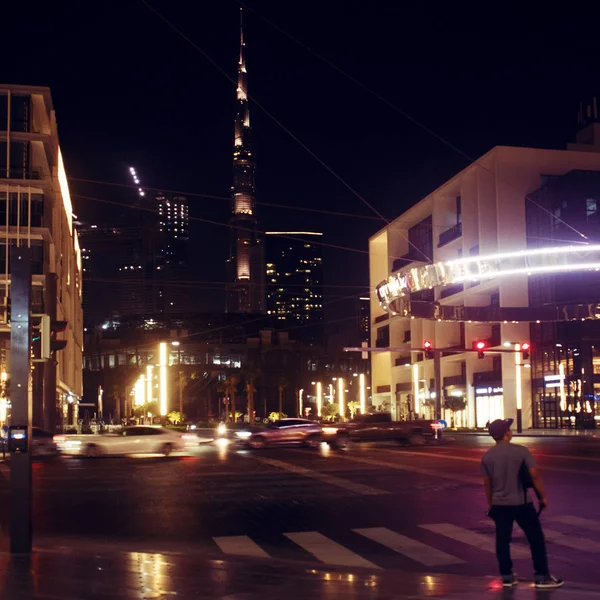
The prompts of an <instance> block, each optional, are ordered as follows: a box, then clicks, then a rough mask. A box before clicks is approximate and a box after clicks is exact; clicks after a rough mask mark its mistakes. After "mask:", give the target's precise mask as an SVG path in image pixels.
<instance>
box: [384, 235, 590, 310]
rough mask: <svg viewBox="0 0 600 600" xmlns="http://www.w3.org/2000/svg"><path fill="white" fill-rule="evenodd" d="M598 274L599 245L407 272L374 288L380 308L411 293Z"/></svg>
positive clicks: (496, 256) (462, 261) (534, 251)
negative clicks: (541, 276) (461, 285)
mask: <svg viewBox="0 0 600 600" xmlns="http://www.w3.org/2000/svg"><path fill="white" fill-rule="evenodd" d="M592 269H596V270H600V244H593V245H586V246H553V247H548V248H534V249H531V250H522V251H519V252H505V253H497V254H490V255H487V256H477V257H470V258H465V259H458V260H452V261H448V262H445V263H441V262H440V263H435V264H433V265H425V266H422V267H415V268H412V269H408V270H406V271H403V272H401V273H398V274H396V275H392V276H391V277H389V278H388V279H387V280H386V281H384V282H382V283H380V284H379V285H378V286H377V295H378V297H379V301H380V303H381V304H382V306H383V307H384V308H385V309H387V308H388V306H389V304H390V303H391V302H392V301H394V300H397V299H399V298H402V297H403V296H405V295H406V294H409V293H411V292H416V291H420V290H423V289H432V288H434V287H438V286H445V285H452V284H457V283H462V282H464V281H482V280H489V279H492V278H494V277H506V276H510V275H522V274H526V275H532V274H539V273H556V272H562V271H584V270H592Z"/></svg>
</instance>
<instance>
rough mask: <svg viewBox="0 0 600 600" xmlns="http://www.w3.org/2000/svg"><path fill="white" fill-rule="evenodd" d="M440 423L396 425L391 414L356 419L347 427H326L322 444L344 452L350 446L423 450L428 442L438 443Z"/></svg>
mask: <svg viewBox="0 0 600 600" xmlns="http://www.w3.org/2000/svg"><path fill="white" fill-rule="evenodd" d="M436 425H437V422H436V421H433V420H428V419H415V420H411V421H394V420H393V419H392V415H391V414H390V413H389V412H375V413H366V414H364V415H357V416H356V417H355V418H354V419H352V420H351V421H350V422H348V423H335V424H331V425H328V426H327V425H325V426H324V427H323V440H324V441H325V442H327V443H328V444H330V445H332V446H334V447H338V448H345V447H346V446H347V445H348V443H349V442H351V441H352V442H378V441H397V442H401V443H403V444H410V445H411V446H420V445H422V444H424V443H425V442H426V441H428V440H433V439H434V438H435V439H439V438H440V437H441V432H439V431H437V428H436Z"/></svg>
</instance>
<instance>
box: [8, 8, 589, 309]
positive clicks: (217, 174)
mask: <svg viewBox="0 0 600 600" xmlns="http://www.w3.org/2000/svg"><path fill="white" fill-rule="evenodd" d="M148 1H149V2H150V3H151V4H152V5H153V6H154V7H156V9H157V10H158V11H159V12H160V13H161V14H162V15H163V16H164V17H165V18H166V19H168V20H169V21H171V22H172V23H173V24H174V25H176V26H177V27H178V28H180V29H181V30H182V31H183V32H184V33H185V35H187V36H189V38H190V39H191V40H192V41H193V42H194V43H195V44H197V45H198V46H199V47H200V48H202V50H203V51H204V52H206V53H208V54H210V56H211V57H212V58H213V60H214V61H215V62H216V63H217V64H218V65H219V66H220V67H221V68H222V69H224V70H225V71H227V73H228V74H229V75H230V76H231V77H235V76H236V66H237V55H238V16H239V6H240V4H239V3H238V2H236V1H235V0H219V1H216V0H215V1H213V2H206V1H204V2H203V1H199V2H184V1H181V0H179V1H177V0H175V1H173V0H170V1H168V2H167V1H166V0H148ZM420 4H422V5H423V8H422V9H421V8H414V9H410V10H408V9H406V7H405V6H404V5H405V3H404V2H389V3H386V2H375V1H366V0H365V1H358V0H355V1H351V2H350V1H349V2H338V1H328V2H311V1H308V2H281V1H265V2H260V1H252V0H249V1H248V6H249V7H251V8H252V9H254V10H255V11H256V12H253V11H252V10H246V11H245V37H246V42H247V56H248V74H249V92H250V95H251V97H254V98H256V100H257V101H258V102H259V103H261V104H262V105H264V107H265V108H267V109H268V110H269V111H271V112H272V113H273V115H274V116H275V117H276V118H277V119H279V120H280V121H281V122H282V123H283V124H284V125H285V126H286V127H288V128H289V129H290V130H291V131H292V132H293V133H294V134H295V135H297V136H298V137H299V138H300V139H301V140H302V141H303V142H304V143H305V144H306V145H307V146H308V147H309V148H310V149H311V150H312V151H313V152H315V153H316V154H317V155H318V156H319V157H320V158H321V159H322V160H323V161H324V162H325V163H326V164H327V165H328V166H329V167H330V168H331V169H333V170H334V171H335V172H336V173H337V174H338V175H339V176H340V177H341V178H343V179H344V180H345V181H346V182H347V183H348V184H349V185H350V186H352V187H353V188H354V189H356V190H357V191H358V192H359V193H360V194H361V195H363V196H364V198H365V199H366V200H368V202H370V203H371V204H372V205H373V206H374V207H376V209H377V210H378V211H380V212H381V213H383V214H384V215H385V216H386V217H389V218H394V217H396V216H398V215H399V214H400V213H401V212H402V211H403V210H405V209H406V208H407V207H408V206H410V205H411V204H413V203H414V202H416V201H418V200H419V199H420V198H421V197H422V196H424V195H425V194H427V193H428V192H429V191H431V190H433V189H435V187H437V186H438V185H439V184H441V183H443V182H444V181H445V180H446V179H448V178H449V177H450V176H452V175H453V174H454V173H455V172H457V171H458V170H460V169H461V168H463V167H465V166H466V164H467V161H466V160H465V158H463V157H462V156H460V155H459V154H458V153H456V152H455V151H453V150H451V149H450V148H448V147H446V146H445V145H443V144H442V143H441V142H440V141H439V140H437V139H435V138H433V137H432V136H431V135H429V134H428V133H426V132H425V131H423V130H422V129H420V128H419V127H417V126H415V125H414V124H412V123H411V122H409V121H408V120H407V119H406V118H404V117H403V116H402V115H400V114H399V113H397V112H395V111H394V110H392V109H390V108H389V107H387V106H386V105H385V104H384V103H382V102H381V101H380V100H378V99H376V98H375V97H374V96H372V95H370V94H369V93H368V92H366V91H365V90H363V89H361V88H360V87H358V86H357V85H356V84H355V83H353V82H352V81H350V80H349V79H347V78H346V77H344V76H343V75H341V74H340V73H338V72H336V71H335V70H334V69H333V68H332V67H331V66H329V65H327V64H325V63H324V62H322V61H320V60H319V59H318V58H315V57H314V56H313V55H311V54H310V52H309V51H307V50H306V49H305V48H303V47H301V46H300V45H298V44H296V43H294V42H293V41H292V40H290V39H289V38H288V37H286V36H285V35H284V34H282V33H281V32H280V31H278V30H276V29H275V28H273V27H272V26H271V25H270V24H269V23H267V22H266V21H265V20H264V19H262V18H261V16H259V15H263V16H265V17H267V18H268V19H269V20H271V21H272V22H274V23H276V24H277V25H278V26H279V27H281V28H282V29H283V30H285V31H286V32H288V33H289V34H291V35H293V36H294V37H296V38H298V39H299V40H301V41H302V42H303V43H304V44H306V45H308V46H309V47H310V48H311V49H312V50H314V51H316V52H318V53H320V54H322V55H323V56H325V57H327V58H328V59H329V60H331V61H332V62H333V63H335V64H336V65H337V66H339V67H340V68H342V69H344V70H346V71H347V72H348V73H350V74H352V75H353V76H354V77H355V78H357V79H358V80H360V81H361V82H363V83H364V84H365V85H366V86H368V87H369V88H371V89H373V90H374V91H376V92H377V93H379V94H381V95H382V96H384V97H385V98H387V99H388V100H389V101H390V102H392V103H393V104H395V105H396V106H398V107H399V108H401V109H402V110H404V111H406V112H407V113H409V114H410V115H412V116H413V117H414V118H415V119H417V120H419V121H421V122H422V123H424V124H426V125H427V127H429V128H431V129H432V130H433V131H435V132H436V133H437V134H439V135H440V136H442V137H444V138H446V139H447V140H448V141H450V142H451V143H452V144H454V145H456V146H458V147H459V148H460V149H462V150H463V151H464V152H466V153H467V154H468V155H470V156H473V157H477V156H479V155H481V154H483V153H484V152H486V151H487V150H489V149H490V148H491V147H493V146H494V145H497V144H506V145H521V146H537V147H550V148H553V147H555V148H561V147H564V145H565V144H566V143H567V142H568V141H571V140H572V139H573V137H574V134H575V130H576V114H577V110H578V103H579V101H581V100H586V99H588V98H589V97H591V96H592V95H593V94H594V93H596V92H597V88H598V65H599V64H600V60H599V59H600V43H599V42H598V41H588V40H586V38H585V36H582V35H581V34H578V35H576V33H577V31H576V29H575V25H576V24H578V22H577V21H575V20H573V25H574V28H573V30H572V32H570V31H569V16H568V15H565V14H564V11H563V12H562V14H561V15H559V16H558V17H557V18H556V19H555V18H554V17H552V16H549V14H548V12H547V10H546V8H544V9H543V10H537V9H534V8H530V9H529V12H526V11H524V10H523V8H522V7H521V6H520V5H516V4H515V7H517V6H518V8H515V9H513V8H511V7H510V6H509V5H507V4H498V5H492V4H490V5H489V6H487V5H486V6H487V10H488V13H487V14H486V13H483V12H481V11H482V8H481V7H482V5H481V4H479V5H474V6H477V7H478V8H477V9H476V10H471V9H469V10H466V9H465V10H464V11H462V12H461V11H457V8H456V7H457V5H456V4H452V6H451V9H452V10H453V11H454V12H453V13H452V14H450V13H448V12H447V11H448V10H449V8H450V7H449V5H448V3H440V4H437V3H434V2H429V3H420ZM12 5H13V6H12V8H11V9H9V13H12V14H10V15H9V19H7V20H6V21H5V23H9V22H10V23H11V25H10V27H8V28H7V27H3V34H2V36H1V37H0V49H1V52H0V54H1V56H2V57H3V59H2V63H1V66H0V70H1V72H2V76H1V79H2V81H3V82H4V83H19V84H36V85H47V86H50V87H51V90H52V96H53V99H54V105H55V109H56V114H57V120H58V126H59V135H60V140H61V146H62V150H63V155H64V157H65V162H66V168H67V173H68V174H69V176H70V177H72V178H73V179H72V181H71V190H72V193H73V195H74V204H75V212H76V213H77V214H78V216H79V217H80V218H83V219H86V220H95V221H98V222H103V223H110V221H111V219H112V218H114V217H113V215H114V214H115V210H114V207H110V206H107V205H103V204H101V203H97V202H93V201H90V200H86V199H82V198H81V197H80V196H87V197H96V198H101V199H105V200H111V201H119V202H133V201H134V199H135V193H134V192H133V191H131V190H128V189H126V188H119V187H111V186H106V185H91V184H86V183H83V182H81V181H78V179H91V180H100V181H109V182H115V183H122V184H127V183H130V182H129V180H128V173H127V168H128V167H129V166H130V165H134V166H135V167H136V168H137V170H138V172H139V174H140V177H141V178H142V181H143V183H145V184H146V186H149V187H156V188H162V189H172V190H181V191H184V192H188V193H189V194H190V195H189V198H190V206H191V208H190V212H191V215H192V217H196V218H203V219H209V220H215V221H220V222H223V223H225V222H226V221H227V219H228V218H229V214H230V203H229V202H228V201H227V200H217V199H207V198H202V197H193V196H191V193H199V194H210V195H215V196H221V197H227V196H228V194H229V188H230V185H231V176H232V167H231V163H232V139H233V119H234V110H235V107H234V105H235V92H234V86H233V85H232V83H231V82H230V81H228V80H227V79H226V77H225V76H224V75H223V74H222V73H220V72H219V71H218V70H217V69H216V68H215V67H214V66H213V65H211V64H210V63H209V62H208V61H207V60H206V58H205V57H203V56H202V54H201V53H200V52H198V51H197V50H195V49H194V48H193V47H192V46H191V45H190V44H189V43H188V42H186V41H185V40H184V39H182V38H181V37H180V36H179V35H177V34H176V33H175V32H174V31H173V30H172V29H170V28H169V27H168V25H166V24H165V23H164V22H163V21H161V20H160V19H159V18H158V17H157V16H156V15H155V14H153V13H152V12H151V11H150V10H148V8H147V7H146V6H144V4H143V3H142V2H141V1H140V0H117V1H104V2H95V3H86V2H75V1H73V0H63V1H62V2H57V3H47V2H44V3H41V2H40V3H39V5H38V6H37V8H35V9H34V8H32V6H35V5H36V3H35V2H34V3H33V5H32V3H21V2H12ZM530 6H534V4H531V5H530ZM541 6H542V5H541V4H540V7H541ZM256 13H259V14H256ZM33 15H35V17H34V16H33ZM577 18H579V19H580V18H581V15H580V16H579V17H577ZM251 122H252V127H253V138H254V146H255V153H256V157H257V160H258V168H257V200H258V202H259V203H260V202H265V203H270V204H282V205H286V206H288V207H292V208H291V209H288V208H285V209H281V208H274V207H266V206H259V210H258V217H259V227H260V228H262V229H273V228H276V229H292V228H293V229H298V228H310V229H313V230H314V229H317V230H322V231H323V232H324V233H325V234H326V236H325V238H324V241H326V242H327V243H330V244H334V245H341V246H347V247H352V248H355V249H358V250H362V251H366V250H367V241H368V237H369V236H370V235H372V234H373V233H374V232H375V231H377V230H378V229H379V228H380V227H381V226H382V225H383V224H384V223H383V222H382V221H381V220H377V218H375V219H373V218H372V217H373V216H374V213H373V212H372V211H371V210H370V209H369V208H368V207H366V206H365V205H364V204H363V203H362V202H361V200H360V199H359V198H357V197H356V196H354V195H353V194H352V193H351V192H350V191H348V190H347V189H346V188H345V187H344V186H343V185H342V184H341V183H340V182H339V181H337V180H336V179H335V178H334V177H333V176H332V175H331V174H330V173H328V172H327V170H326V169H325V168H324V167H323V166H321V165H320V164H318V162H317V161H316V160H315V159H314V158H312V157H311V156H309V154H308V153H307V152H306V151H305V150H304V149H303V148H301V147H300V146H299V145H298V144H297V143H296V142H294V141H293V140H292V139H291V138H290V137H289V136H288V135H287V134H286V133H285V132H283V131H282V130H281V128H280V127H279V126H278V125H276V124H275V123H274V122H273V121H272V120H271V119H270V118H269V117H267V116H266V115H265V114H264V113H262V112H261V111H260V110H259V108H258V107H257V106H256V105H253V104H252V103H251ZM293 207H305V208H319V209H324V210H331V211H343V212H347V213H352V214H354V215H356V216H357V217H358V216H362V217H363V218H350V217H334V216H324V215H317V214H315V213H310V212H302V211H298V210H293ZM191 231H192V236H193V253H194V255H196V256H197V257H198V260H197V261H195V262H196V273H195V276H196V277H197V279H198V280H202V281H206V280H210V281H213V282H223V281H224V280H225V264H224V263H225V258H226V255H227V245H228V239H229V235H228V230H227V229H226V228H225V227H218V226H214V225H208V224H205V223H200V222H194V223H193V224H192V229H191ZM209 249H210V253H209V252H208V250H209ZM325 280H326V284H328V285H329V286H339V285H349V286H358V285H366V284H367V283H368V263H367V255H366V254H360V253H356V252H349V251H342V250H332V249H329V248H328V249H326V250H325ZM220 285H221V284H220V283H219V284H216V285H214V284H213V285H212V286H210V287H212V288H214V287H218V286H220ZM198 290H199V298H201V301H202V303H203V308H206V309H220V308H222V306H223V305H224V302H223V300H222V294H221V292H220V291H218V290H214V289H207V290H205V291H202V290H203V288H202V287H199V288H198ZM359 291H360V290H359V289H358V288H356V287H349V288H347V289H343V288H338V287H328V288H327V290H326V294H327V296H326V301H327V300H331V299H335V297H336V296H346V295H350V294H352V293H358V292H359ZM331 306H333V307H334V310H335V314H336V315H340V314H344V311H349V310H351V309H350V305H349V304H348V305H347V306H346V307H344V305H343V304H342V305H339V304H338V305H331ZM330 310H331V309H330ZM340 311H341V312H340Z"/></svg>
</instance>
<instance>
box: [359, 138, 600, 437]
mask: <svg viewBox="0 0 600 600" xmlns="http://www.w3.org/2000/svg"><path fill="white" fill-rule="evenodd" d="M573 169H590V170H600V153H597V152H596V153H594V152H586V151H567V150H564V151H563V150H540V149H532V148H514V147H505V146H498V147H496V148H494V149H492V150H491V151H490V152H488V153H487V154H486V155H484V156H483V157H481V158H480V159H479V160H478V161H477V163H474V164H472V165H470V166H469V167H467V168H466V169H465V170H464V171H462V172H460V173H459V174H457V175H456V176H455V177H453V178H452V179H451V180H449V181H448V182H446V183H445V184H444V185H442V186H441V187H440V188H438V189H437V190H435V191H434V192H433V193H432V194H430V195H429V196H427V197H426V198H424V199H423V200H421V201H420V202H419V203H417V204H416V205H415V206H413V207H412V208H410V209H409V210H408V211H406V212H405V213H403V214H402V215H400V217H398V218H397V219H396V220H395V221H393V222H392V223H390V224H389V225H388V226H387V227H386V228H384V229H382V230H381V231H380V232H378V233H377V234H375V235H374V236H373V237H372V238H371V240H370V242H369V252H370V285H371V289H372V290H374V289H375V288H376V286H377V285H378V284H379V283H381V282H382V281H383V280H384V279H386V278H387V277H388V276H389V275H390V274H391V273H392V264H393V261H394V259H395V258H398V257H400V256H403V255H404V254H406V252H408V250H409V246H408V242H407V240H406V236H407V234H408V229H409V227H410V226H412V225H415V224H416V223H418V222H419V221H421V220H422V219H424V218H426V217H427V216H429V215H432V225H433V256H432V257H431V258H432V259H433V262H439V261H447V260H452V259H456V258H458V257H459V256H464V257H467V256H469V255H470V254H471V253H472V252H474V251H476V250H477V249H478V253H479V254H480V255H484V254H493V253H495V252H499V251H514V250H519V249H524V248H526V223H525V203H526V200H525V196H526V195H527V194H528V193H531V192H533V191H535V190H537V189H538V188H539V187H540V186H541V185H542V176H543V175H564V174H565V173H568V172H569V171H571V170H573ZM457 196H461V205H462V236H460V237H459V238H457V239H455V240H453V241H451V242H450V243H448V244H445V245H444V246H442V247H441V248H438V241H439V235H440V233H442V232H443V231H445V230H446V229H449V228H450V227H452V226H453V225H454V224H455V223H456V197H457ZM402 270H404V269H402ZM494 294H498V296H499V303H500V306H503V307H519V306H520V307H526V306H528V304H529V297H528V281H527V277H526V276H525V275H523V276H514V277H510V278H498V279H497V280H489V281H486V282H483V283H480V284H477V285H472V284H470V283H466V284H465V289H464V291H462V292H459V293H456V294H453V295H451V296H448V297H445V298H442V289H436V290H435V299H436V301H439V302H440V303H442V304H450V305H460V306H487V305H489V304H490V303H491V298H492V295H494ZM382 315H384V312H383V309H382V308H381V306H380V305H379V302H378V300H377V297H376V295H375V293H374V292H372V295H371V332H372V335H371V345H372V346H375V345H376V340H377V329H378V328H379V327H383V326H386V325H389V328H390V346H391V347H400V348H406V352H395V353H393V352H378V353H376V354H373V356H372V374H373V375H372V376H373V392H374V396H373V397H374V400H376V399H377V398H378V394H377V388H380V389H383V388H384V387H386V386H389V389H390V390H391V391H390V392H389V397H393V398H395V397H396V394H395V390H396V386H397V385H400V386H401V387H403V388H404V389H405V388H407V386H409V385H410V387H411V388H412V389H413V390H414V389H415V386H416V385H417V384H418V386H419V389H421V393H426V390H423V388H427V387H428V386H429V380H430V379H432V378H433V361H432V360H429V361H427V360H424V361H419V362H418V363H417V364H418V367H417V369H415V368H414V366H412V365H414V364H415V363H416V362H417V355H418V354H419V352H417V351H413V352H412V356H411V361H410V362H411V366H409V367H407V366H405V362H404V360H401V361H399V362H400V364H399V365H396V364H395V363H396V360H397V359H400V358H401V357H402V356H408V354H409V348H411V347H412V348H421V347H422V344H423V342H424V341H425V340H429V341H431V342H432V343H433V344H434V346H436V347H438V348H450V347H452V346H455V347H456V346H458V345H459V344H460V324H459V323H442V322H437V321H426V320H419V319H414V318H412V319H411V318H406V317H403V316H392V317H391V318H390V319H389V320H386V321H383V322H379V323H375V320H376V319H377V317H380V318H381V317H382ZM408 328H410V331H411V342H410V343H404V332H405V331H406V330H407V329H408ZM464 328H465V335H464V343H465V347H466V348H467V349H470V348H471V347H472V343H473V341H474V340H478V339H489V338H490V337H491V335H492V324H482V323H465V324H464ZM500 332H501V333H500V340H499V342H500V344H501V345H500V346H497V349H503V348H504V347H503V346H502V344H503V343H505V342H510V343H513V344H514V343H521V342H523V341H528V340H529V323H502V324H501V325H500ZM494 356H496V357H500V363H501V366H500V370H501V373H502V387H503V402H502V406H503V411H504V416H505V417H513V418H514V417H515V416H516V396H517V394H516V387H515V386H516V368H517V367H516V366H515V354H514V353H496V354H493V353H489V352H488V353H486V356H485V358H483V359H479V358H478V357H477V354H476V353H473V352H468V353H461V354H453V355H451V356H446V357H444V358H442V360H441V364H442V378H444V377H451V376H457V375H460V364H461V362H464V363H466V381H465V384H464V386H463V388H464V393H465V394H466V398H467V410H466V414H465V415H464V416H465V419H466V421H467V422H468V425H469V426H470V427H474V426H475V395H476V394H475V391H476V389H477V385H473V383H474V380H475V378H476V374H478V373H485V372H488V371H492V370H493V366H494ZM519 357H520V355H519ZM496 362H497V360H496ZM518 363H519V364H520V363H521V360H520V358H519V361H518ZM417 370H418V376H417V375H416V373H417ZM520 371H521V381H522V384H521V385H522V387H521V390H522V399H523V426H524V427H530V426H531V416H532V405H531V381H530V376H529V369H527V368H526V367H520ZM415 377H418V380H419V381H415ZM420 380H425V382H423V381H420ZM405 395H406V393H405V394H404V396H405ZM412 395H414V393H412ZM400 396H402V393H401V394H400ZM381 398H383V396H381ZM419 404H421V402H420V403H419ZM376 406H377V404H376ZM420 412H421V414H422V411H420ZM427 416H430V415H427ZM480 417H481V415H480Z"/></svg>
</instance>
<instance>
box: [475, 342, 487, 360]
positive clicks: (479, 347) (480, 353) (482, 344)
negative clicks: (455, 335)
mask: <svg viewBox="0 0 600 600" xmlns="http://www.w3.org/2000/svg"><path fill="white" fill-rule="evenodd" d="M473 345H474V346H475V350H477V358H483V357H484V356H485V353H484V352H483V351H484V350H485V349H486V348H487V344H486V343H485V342H482V341H479V342H473Z"/></svg>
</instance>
